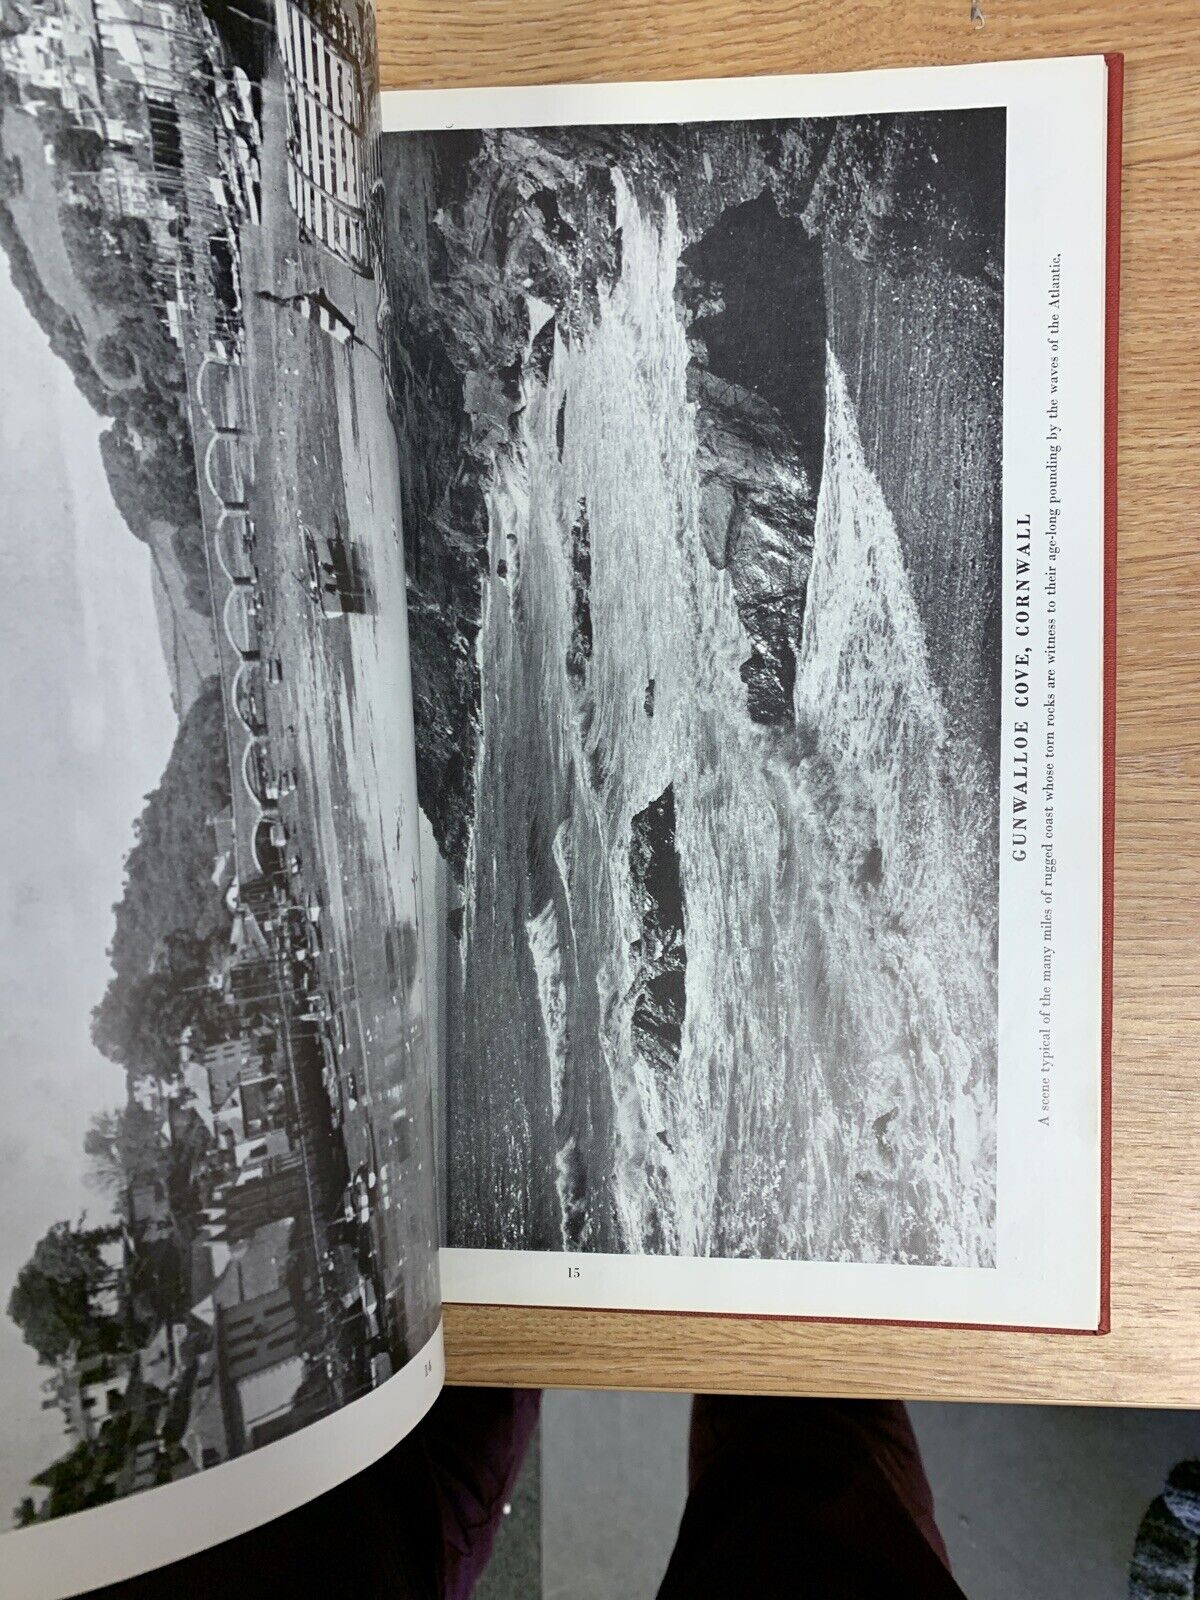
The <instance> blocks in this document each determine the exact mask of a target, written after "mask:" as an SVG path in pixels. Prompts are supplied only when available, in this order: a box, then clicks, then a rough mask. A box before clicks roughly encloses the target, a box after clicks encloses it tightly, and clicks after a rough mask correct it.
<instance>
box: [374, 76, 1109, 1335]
mask: <svg viewBox="0 0 1200 1600" xmlns="http://www.w3.org/2000/svg"><path fill="white" fill-rule="evenodd" d="M383 120H384V127H385V136H384V142H383V176H384V184H385V188H386V195H387V219H388V226H389V229H390V230H392V237H391V238H390V240H389V259H390V263H391V265H390V272H391V274H392V278H391V290H392V300H393V306H394V311H395V324H394V329H395V336H396V338H397V340H398V341H399V343H400V345H401V347H402V349H403V352H404V360H405V362H406V363H407V370H406V374H405V382H404V383H403V385H402V386H401V392H400V421H401V429H402V454H403V471H404V472H405V474H406V493H407V496H408V502H409V508H410V509H409V514H408V516H407V526H408V529H409V558H410V574H409V577H410V627H411V633H412V641H413V644H412V648H413V676H414V692H415V704H416V719H417V742H418V751H417V758H418V775H419V793H420V802H421V809H422V819H423V825H424V826H425V829H426V836H425V842H426V850H427V859H428V862H429V871H428V872H427V874H426V886H427V895H428V898H429V901H430V912H431V916H430V932H429V937H428V940H427V944H428V948H429V951H430V953H431V958H432V960H433V962H434V970H435V975H436V983H437V1008H438V1012H437V1033H438V1039H439V1059H440V1068H439V1106H440V1113H439V1128H440V1134H441V1138H442V1141H443V1147H444V1160H443V1163H442V1166H443V1172H444V1193H443V1206H444V1215H445V1238H446V1241H447V1244H448V1247H449V1248H448V1249H446V1250H445V1251H443V1258H442V1260H443V1266H442V1273H443V1285H444V1292H445V1294H446V1297H447V1298H448V1299H451V1300H458V1299H461V1300H467V1301H502V1302H510V1303H531V1304H555V1305H580V1306H613V1307H628V1308H640V1309H652V1310H657V1309H673V1310H689V1311H715V1312H735V1313H736V1312H741V1313H753V1314H760V1315H809V1316H826V1317H863V1318H890V1319H911V1320H919V1321H938V1322H974V1323H997V1324H1005V1325H1040V1326H1053V1327H1064V1328H1081V1329H1084V1328H1086V1329H1095V1328H1096V1326H1097V1323H1098V1320H1099V1314H1100V1288H1101V1246H1100V1237H1101V1223H1100V1209H1101V1170H1100V1121H1101V1058H1100V1016H1101V993H1100V938H1101V931H1100V884H1101V687H1102V685H1101V644H1102V616H1101V601H1102V583H1103V528H1102V518H1101V494H1102V486H1103V467H1102V453H1101V451H1102V421H1103V412H1102V387H1103V383H1102V380H1103V335H1104V325H1103V298H1102V291H1103V284H1104V160H1105V133H1106V128H1105V68H1104V64H1103V62H1102V61H1100V60H1096V59H1093V60H1079V61H1072V62H1033V63H1028V64H1010V65H996V66H980V67H971V68H948V69H939V70H919V71H907V72H883V73H868V74H857V75H847V76H844V77H826V78H808V79H806V78H795V79H784V78H781V79H763V80H747V81H745V82H735V81H727V82H713V83H674V84H663V85H642V86H638V85H629V84H623V85H594V86H590V87H583V88H581V87H574V88H546V89H529V90H500V91H487V90H469V91H462V92H456V93H453V94H437V93H398V94H394V95H385V96H384V97H383Z"/></svg>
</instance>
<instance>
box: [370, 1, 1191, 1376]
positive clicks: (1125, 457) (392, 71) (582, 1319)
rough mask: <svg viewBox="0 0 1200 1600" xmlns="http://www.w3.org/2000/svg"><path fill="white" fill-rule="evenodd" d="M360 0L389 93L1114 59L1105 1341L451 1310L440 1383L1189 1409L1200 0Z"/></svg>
mask: <svg viewBox="0 0 1200 1600" xmlns="http://www.w3.org/2000/svg"><path fill="white" fill-rule="evenodd" d="M981 4H982V8H983V12H984V15H985V19H986V22H985V26H984V27H982V28H977V27H975V26H973V25H972V22H971V19H970V4H969V0H422V3H418V0H379V8H380V44H381V54H382V60H383V79H384V83H385V84H386V85H388V86H390V87H401V86H410V87H417V86H420V87H434V86H437V87H444V86H450V85H462V84H487V83H533V82H553V81H565V82H572V81H576V82H577V81H583V80H589V81H590V80H600V79H622V78H681V77H708V76H720V75H728V74H737V73H763V72H816V71H839V70H846V69H851V68H859V67H881V66H910V65H916V64H934V63H943V62H960V61H980V60H986V59H991V60H1005V59H1010V58H1014V57H1018V56H1041V55H1068V54H1082V53H1087V52H1092V51H1110V50H1116V51H1123V52H1124V54H1125V58H1126V81H1125V161H1124V224H1123V225H1124V250H1123V287H1122V305H1121V381H1120V394H1121V400H1120V410H1121V420H1120V432H1121V447H1120V530H1119V539H1120V580H1119V581H1120V598H1119V644H1118V650H1119V675H1118V732H1117V746H1118V759H1117V868H1116V952H1115V965H1116V1014H1115V1019H1114V1041H1115V1042H1114V1054H1113V1077H1114V1083H1113V1261H1112V1332H1111V1333H1110V1334H1109V1335H1108V1336H1107V1337H1104V1338H1094V1337H1088V1336H1071V1335H1061V1334H1060V1335H1054V1334H1046V1335H1035V1334H1019V1333H981V1332H961V1331H959V1332H951V1331H936V1330H926V1329H915V1328H912V1329H906V1328H899V1327H855V1326H849V1325H844V1324H828V1323H826V1324H820V1323H799V1322H756V1321H744V1320H733V1319H725V1318H718V1317H668V1316H646V1315H637V1314H631V1313H626V1312H580V1311H549V1310H518V1309H504V1308H498V1307H464V1306H449V1307H447V1310H446V1355H447V1368H448V1373H449V1377H450V1381H451V1382H454V1383H472V1384H521V1385H540V1386H571V1387H582V1388H607V1387H613V1388H618V1387H619V1388H629V1389H708V1390H720V1389H725V1390H742V1391H746V1392H751V1391H769V1392H777V1393H784V1392H790V1393H795V1394H824V1395H889V1396H890V1395H899V1396H905V1397H908V1398H928V1399H947V1400H949V1399H953V1400H1031V1401H1064V1402H1075V1403H1080V1402H1094V1403H1100V1404H1112V1405H1164V1406H1200V796H1198V783H1197V780H1198V779H1200V607H1198V599H1200V447H1198V441H1197V436H1198V435H1200V0H1136V3H1135V0H1058V3H1055V0H981Z"/></svg>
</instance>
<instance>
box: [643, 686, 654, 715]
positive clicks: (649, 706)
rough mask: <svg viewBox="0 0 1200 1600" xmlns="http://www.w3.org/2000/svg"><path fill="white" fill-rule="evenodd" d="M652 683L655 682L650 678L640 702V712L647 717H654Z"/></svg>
mask: <svg viewBox="0 0 1200 1600" xmlns="http://www.w3.org/2000/svg"><path fill="white" fill-rule="evenodd" d="M654 681H655V680H654V679H653V678H651V679H650V682H649V683H648V684H647V685H646V693H645V696H644V698H643V700H642V710H643V711H644V712H645V713H646V715H647V716H648V717H652V716H653V715H654Z"/></svg>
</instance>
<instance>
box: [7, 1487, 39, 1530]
mask: <svg viewBox="0 0 1200 1600" xmlns="http://www.w3.org/2000/svg"><path fill="white" fill-rule="evenodd" d="M40 1520H41V1519H40V1518H39V1516H38V1508H37V1506H36V1505H35V1504H34V1502H33V1496H32V1495H28V1494H27V1495H26V1496H25V1498H24V1499H23V1500H22V1501H21V1502H20V1504H19V1505H17V1506H16V1507H15V1509H14V1510H13V1526H14V1527H17V1528H32V1526H33V1524H34V1523H35V1522H38V1521H40Z"/></svg>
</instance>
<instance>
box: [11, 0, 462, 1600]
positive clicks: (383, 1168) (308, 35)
mask: <svg viewBox="0 0 1200 1600" xmlns="http://www.w3.org/2000/svg"><path fill="white" fill-rule="evenodd" d="M0 77H2V87H3V95H2V96H0V107H2V109H0V178H2V184H3V189H2V197H0V227H2V228H3V236H2V239H0V243H2V244H3V247H4V258H5V259H4V262H3V266H2V267H0V343H2V346H3V352H4V355H3V361H2V363H0V503H2V504H3V506H4V509H5V521H4V528H3V535H2V538H3V547H4V551H5V556H6V565H7V568H8V571H9V575H10V594H9V606H8V615H7V618H6V622H5V627H4V631H3V647H2V648H3V652H4V656H3V661H4V676H5V681H6V684H7V693H6V695H5V697H4V702H3V711H2V713H0V716H2V718H3V723H2V728H3V734H2V738H3V744H4V748H5V751H6V760H7V763H8V782H7V784H6V788H5V797H4V827H3V830H2V835H3V845H2V850H3V854H2V855H0V883H2V885H3V891H4V902H3V903H4V912H3V916H4V928H3V951H2V954H0V973H2V985H3V988H2V992H3V998H4V1030H5V1042H4V1047H3V1049H2V1050H0V1074H2V1075H3V1082H4V1101H5V1106H6V1114H5V1131H4V1137H3V1141H2V1142H3V1155H4V1159H3V1161H0V1222H2V1227H0V1296H2V1301H0V1303H2V1304H3V1306H4V1308H5V1314H4V1315H3V1316H2V1317H0V1522H3V1524H4V1525H5V1526H6V1527H7V1526H8V1525H9V1523H10V1519H11V1521H12V1522H14V1523H15V1524H16V1526H15V1528H14V1530H13V1531H6V1532H4V1533H3V1534H0V1571H2V1572H3V1574H4V1577H3V1581H2V1583H0V1587H2V1588H3V1591H4V1594H5V1596H6V1597H14V1600H34V1597H52V1596H58V1595H62V1594H67V1593H75V1592H78V1591H80V1590H84V1589H91V1588H93V1587H95V1586H99V1585H102V1584H107V1583H109V1582H111V1581H113V1580H115V1579H119V1578H121V1577H123V1576H125V1575H127V1574H129V1573H130V1572H133V1571H137V1570H142V1569H146V1568H150V1567H153V1566H156V1565H158V1564H160V1563H163V1562H166V1561H171V1560H174V1559H176V1558H178V1557H181V1556H183V1555H186V1554H187V1553H188V1552H189V1551H191V1550H194V1549H196V1548H198V1547H201V1546H204V1545H208V1544H211V1543H213V1542H216V1541H217V1540H221V1539H225V1538H228V1537H230V1536H231V1535H233V1534H236V1533H240V1532H241V1531H243V1530H244V1529H247V1528H249V1527H252V1526H254V1525H256V1524H258V1523H261V1522H264V1521H266V1520H268V1519H270V1518H273V1517H275V1516H278V1515H280V1514H281V1513H283V1512H285V1511H287V1510H289V1509H291V1508H292V1507H294V1506H296V1505H298V1504H301V1503H302V1502H304V1501H305V1500H307V1499H309V1498H311V1497H312V1496H314V1495H316V1494H319V1493H321V1492H322V1491H324V1490H326V1489H328V1488H330V1487H331V1486H333V1485H334V1484H335V1483H337V1482H339V1481H340V1480H342V1479H343V1478H346V1477H348V1476H349V1475H350V1474H352V1473H354V1472H356V1471H358V1470H359V1469H360V1468H362V1467H364V1466H366V1465H367V1464H368V1463H369V1462H370V1461H372V1460H373V1459H375V1458H376V1457H377V1456H379V1455H380V1454H381V1453H383V1452H384V1451H385V1450H387V1449H389V1448H390V1447H391V1446H392V1445H394V1444H395V1443H396V1442H397V1441H398V1440H399V1439H400V1438H401V1436H403V1435H404V1434H405V1433H406V1432H407V1431H408V1430H409V1429H411V1428H412V1427H413V1426H414V1425H415V1423H416V1422H417V1420H418V1419H419V1418H420V1416H421V1415H422V1414H423V1413H424V1411H425V1410H426V1408H427V1407H428V1406H429V1404H430V1403H431V1401H432V1399H433V1398H434V1396H435V1394H436V1393H437V1391H438V1389H439V1387H440V1384H441V1379H442V1348H441V1325H440V1300H439V1290H438V1267H437V1254H436V1244H437V1219H436V1208H435V1197H434V1185H433V1160H432V1157H433V1151H432V1133H431V1111H430V1105H431V1101H430V1079H429V1074H428V1070H427V1061H426V1046H427V1036H428V1025H429V1016H428V1006H427V1001H426V990H425V986H424V978H423V966H422V962H421V960H420V956H419V933H418V917H417V909H418V900H419V879H418V876H417V866H418V861H417V857H418V832H417V819H418V814H417V802H416V788H415V766H414V757H413V739H412V718H411V692H410V687H409V677H408V646H407V638H406V632H405V606H404V566H403V554H402V549H401V543H400V484H399V479H398V475H397V470H396V453H395V446H394V435H393V430H392V425H391V422H390V420H389V398H388V377H387V372H386V369H385V366H384V360H383V355H384V351H383V344H384V340H385V331H386V286H385V280H384V275H383V272H382V264H381V243H382V236H381V230H380V226H379V214H378V192H377V179H378V143H377V128H378V119H377V101H376V90H377V80H376V69H375V60H374V18H373V14H372V12H371V10H370V8H369V7H362V6H359V5H357V4H352V3H350V0H346V3H344V4H343V3H341V0H328V3H321V4H317V3H313V4H304V5H300V4H294V3H292V0H278V4H274V3H272V4H270V5H263V4H256V5H247V6H242V7H234V6H229V7H226V6H214V5H210V4H200V3H199V0H171V3H170V4H160V3H156V0H128V3H126V0H122V3H119V4H118V3H116V0H84V3H64V4H62V5H56V4H47V5H43V6H21V5H18V6H17V7H15V9H14V8H10V9H9V10H7V11H6V13H5V20H4V27H3V30H2V35H0Z"/></svg>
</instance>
